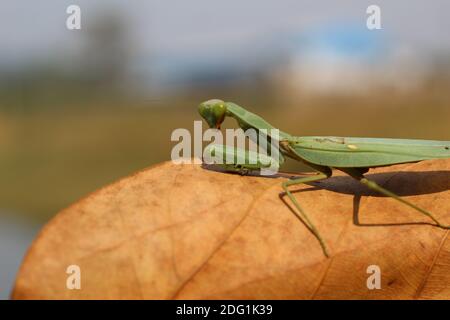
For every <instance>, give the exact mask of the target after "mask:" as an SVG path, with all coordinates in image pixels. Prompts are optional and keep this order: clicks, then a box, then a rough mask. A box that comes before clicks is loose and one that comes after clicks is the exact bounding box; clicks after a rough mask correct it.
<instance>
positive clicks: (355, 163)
mask: <svg viewBox="0 0 450 320" xmlns="http://www.w3.org/2000/svg"><path fill="white" fill-rule="evenodd" d="M289 145H290V147H291V148H292V149H293V150H294V151H295V153H296V154H297V155H298V156H299V157H301V158H302V159H304V160H306V161H308V162H311V163H314V164H318V165H322V166H328V167H336V168H350V167H355V168H357V167H360V168H361V167H363V168H370V167H380V166H388V165H392V164H398V163H407V162H417V161H422V160H428V159H437V158H450V141H433V140H412V139H378V138H343V137H296V138H294V139H293V140H291V141H290V142H289Z"/></svg>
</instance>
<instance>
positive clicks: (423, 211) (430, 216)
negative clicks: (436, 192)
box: [340, 169, 450, 229]
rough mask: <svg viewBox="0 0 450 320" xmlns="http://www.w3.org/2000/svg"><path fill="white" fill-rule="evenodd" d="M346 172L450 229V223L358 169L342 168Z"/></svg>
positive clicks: (442, 226)
mask: <svg viewBox="0 0 450 320" xmlns="http://www.w3.org/2000/svg"><path fill="white" fill-rule="evenodd" d="M340 170H342V171H344V172H346V173H348V174H349V175H351V176H352V177H353V178H355V179H357V180H359V182H361V183H362V184H363V185H365V186H367V187H368V188H369V189H372V190H374V191H377V192H379V193H381V194H383V195H385V196H388V197H391V198H394V199H395V200H397V201H399V202H401V203H403V204H405V205H407V206H409V207H411V208H413V209H415V210H417V211H419V212H420V213H422V214H423V215H425V216H427V217H428V218H430V219H431V220H433V222H434V223H436V226H437V227H440V228H443V229H450V225H445V224H442V223H441V222H440V221H439V220H438V219H437V218H435V217H434V215H433V214H432V213H430V212H428V211H427V210H425V209H422V208H420V207H418V206H416V205H415V204H413V203H411V202H409V201H407V200H405V199H403V198H402V197H400V196H399V195H397V194H395V193H393V192H391V191H389V190H387V189H385V188H383V187H381V186H380V185H378V184H377V183H376V182H375V181H373V180H369V179H367V178H366V177H364V176H363V175H362V174H361V173H358V171H357V170H352V169H347V170H343V169H340Z"/></svg>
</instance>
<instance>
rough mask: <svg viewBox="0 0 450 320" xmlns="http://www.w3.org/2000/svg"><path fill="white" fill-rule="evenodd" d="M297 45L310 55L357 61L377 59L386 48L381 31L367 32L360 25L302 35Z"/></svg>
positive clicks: (319, 30) (321, 29) (322, 28)
mask: <svg viewBox="0 0 450 320" xmlns="http://www.w3.org/2000/svg"><path fill="white" fill-rule="evenodd" d="M297 44H298V47H297V48H298V49H299V50H300V51H303V50H306V51H307V52H308V53H310V54H314V53H320V54H326V55H332V56H337V57H343V58H345V57H348V58H359V59H374V58H377V57H378V56H379V55H380V53H381V52H383V51H384V50H385V49H386V47H387V42H386V39H385V37H384V31H383V29H381V30H369V29H367V28H366V27H365V25H363V26H362V25H361V23H358V24H333V25H328V26H326V27H321V28H320V29H316V30H312V31H309V32H307V33H305V34H303V35H302V36H301V37H300V41H298V40H297Z"/></svg>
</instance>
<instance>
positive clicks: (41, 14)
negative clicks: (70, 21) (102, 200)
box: [0, 0, 450, 83]
mask: <svg viewBox="0 0 450 320" xmlns="http://www.w3.org/2000/svg"><path fill="white" fill-rule="evenodd" d="M0 3H1V5H0V46H1V50H0V67H1V68H2V69H3V70H5V69H9V68H13V69H15V68H17V67H22V68H27V67H28V65H27V63H31V62H35V61H40V60H43V61H46V60H48V59H55V60H56V59H60V62H61V63H62V64H70V63H71V61H73V60H72V58H71V57H72V56H76V54H77V52H78V51H79V50H80V48H82V43H83V41H85V38H84V37H83V31H84V30H87V29H89V27H90V26H92V25H93V24H94V23H95V22H96V20H97V18H98V17H100V16H108V15H111V14H115V15H117V14H118V15H119V16H120V18H121V19H122V21H123V23H124V24H125V27H126V30H127V34H126V37H127V41H128V44H129V48H132V50H130V65H129V66H128V69H129V70H128V72H129V73H130V74H131V75H132V77H134V80H135V81H143V82H144V83H145V82H147V81H148V80H149V79H150V78H152V79H153V80H155V79H156V82H158V81H165V80H169V81H170V80H171V79H173V78H175V79H176V78H177V77H182V76H183V75H186V74H189V73H190V72H192V70H196V71H199V70H200V71H201V70H202V69H203V70H214V69H227V68H238V69H240V70H243V69H244V70H245V68H248V69H252V68H257V67H258V64H268V63H271V62H272V61H273V59H277V57H279V56H285V55H286V52H287V54H291V53H292V51H295V50H296V49H295V45H296V43H299V42H300V41H301V39H304V37H306V39H308V38H313V37H316V38H317V36H318V35H319V36H320V34H321V30H322V31H323V30H327V32H328V31H330V30H331V31H332V30H335V29H339V28H342V27H343V26H344V27H346V28H347V31H345V33H346V34H349V32H348V31H349V28H348V26H354V27H355V30H356V29H358V28H359V31H358V32H362V31H361V30H363V29H364V30H365V31H366V32H368V33H369V32H371V33H378V34H379V35H382V36H383V41H384V43H385V45H387V47H388V50H387V52H388V53H389V54H391V55H396V54H398V52H400V55H404V54H406V55H407V56H408V57H409V56H411V55H413V56H414V57H415V59H416V58H417V59H422V58H423V57H425V58H426V57H434V56H435V55H437V54H441V53H447V52H449V51H450V37H449V36H448V30H450V20H449V19H448V12H450V2H449V1H446V0H435V1H433V2H432V4H431V3H430V2H429V1H420V0H416V1H411V0H402V1H400V0H397V1H376V2H374V1H361V0H352V1H348V0H347V1H333V2H332V1H323V0H319V1H317V0H316V1H305V0H288V1H264V0H248V1H237V0H227V1H211V0H192V1H181V0H179V1H174V0H168V1H138V0H129V1H123V0H97V1H87V0H78V1H62V0H45V1H39V2H33V3H32V2H30V1H24V0H15V1H4V0H2V1H1V2H0ZM70 4H77V5H79V6H80V7H81V10H82V30H81V31H69V30H67V29H66V27H65V20H66V18H67V14H66V12H65V11H66V8H67V6H68V5H70ZM370 4H377V5H379V6H380V7H381V17H382V27H383V30H381V31H368V30H367V29H365V23H366V18H367V14H366V8H367V7H368V6H369V5H370ZM322 33H323V32H322ZM327 37H328V38H327ZM323 39H325V40H327V39H328V40H330V39H331V41H333V38H330V36H329V34H325V35H324V37H323ZM337 39H339V37H337ZM334 40H336V37H335V38H334ZM341 40H344V41H345V39H341ZM344 44H345V42H344ZM293 48H294V49H293ZM0 70H1V69H0Z"/></svg>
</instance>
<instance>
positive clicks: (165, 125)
mask: <svg viewBox="0 0 450 320" xmlns="http://www.w3.org/2000/svg"><path fill="white" fill-rule="evenodd" d="M215 96H217V94H216V95H215ZM215 96H206V95H205V93H200V94H192V95H189V96H178V97H176V98H175V97H165V98H162V99H159V100H158V101H157V102H152V101H150V102H148V101H135V100H129V101H120V102H114V101H108V100H104V99H103V100H98V101H97V100H95V101H90V102H87V103H79V104H78V105H77V104H75V105H70V106H64V105H63V106H62V107H60V108H45V107H42V108H32V109H30V110H27V111H24V110H22V111H17V110H18V109H14V111H13V110H11V109H9V110H3V111H1V112H0V177H1V178H0V204H1V207H2V209H3V210H6V212H13V213H14V214H17V215H25V216H26V217H29V218H30V219H32V220H35V221H36V222H38V223H40V222H43V221H46V220H48V219H49V218H51V217H52V216H53V215H54V214H56V213H57V212H58V211H59V210H61V209H63V208H64V207H66V206H68V205H70V204H71V203H73V202H74V201H76V200H78V199H80V198H81V197H83V196H85V195H86V194H88V193H90V192H92V191H94V190H96V189H98V188H100V187H102V186H103V185H105V184H108V183H111V182H113V181H115V180H116V179H119V178H121V177H123V176H126V175H129V174H131V173H133V172H135V171H137V170H140V169H143V168H145V167H148V166H150V165H153V164H155V163H158V162H161V161H165V160H169V159H170V151H171V148H172V147H173V146H174V144H175V143H174V142H171V141H170V135H171V132H172V131H173V130H174V129H175V128H187V129H189V130H193V121H194V120H199V119H200V117H199V116H198V114H197V109H196V106H197V104H198V103H199V102H201V101H202V100H205V99H209V98H211V97H215ZM254 97H257V95H256V94H255V95H254ZM223 98H225V99H227V100H232V101H235V102H237V103H239V104H242V105H243V106H245V107H246V108H248V109H249V110H252V111H254V112H256V113H258V114H260V115H261V116H263V117H264V118H266V119H268V120H269V121H270V122H271V123H272V124H274V125H275V126H277V127H280V128H282V129H283V130H285V131H288V132H290V133H292V134H296V135H341V136H368V137H396V138H422V139H436V140H449V139H450V136H449V133H450V130H449V124H448V120H449V119H450V104H449V101H450V99H449V97H448V94H447V93H446V92H445V88H443V89H442V90H425V89H424V90H421V91H418V92H415V93H408V94H405V93H394V92H391V93H389V92H384V93H379V92H378V93H372V94H370V95H362V96H327V97H317V96H314V97H308V96H305V97H301V98H299V99H289V98H286V97H284V96H282V95H278V96H277V95H275V96H271V97H267V99H263V98H261V97H259V99H253V98H252V96H249V95H247V96H239V95H236V97H232V94H229V93H228V94H224V97H223ZM19 110H20V109H19ZM234 126H235V124H234V123H233V121H232V120H228V121H227V122H226V127H234ZM205 127H206V126H205ZM205 127H204V128H205ZM285 168H286V169H287V170H305V169H307V168H304V167H301V166H298V165H297V164H296V163H293V162H289V163H288V164H287V166H286V167H285ZM194 187H195V186H194Z"/></svg>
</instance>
